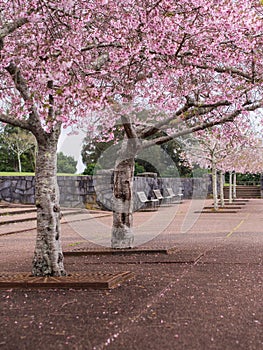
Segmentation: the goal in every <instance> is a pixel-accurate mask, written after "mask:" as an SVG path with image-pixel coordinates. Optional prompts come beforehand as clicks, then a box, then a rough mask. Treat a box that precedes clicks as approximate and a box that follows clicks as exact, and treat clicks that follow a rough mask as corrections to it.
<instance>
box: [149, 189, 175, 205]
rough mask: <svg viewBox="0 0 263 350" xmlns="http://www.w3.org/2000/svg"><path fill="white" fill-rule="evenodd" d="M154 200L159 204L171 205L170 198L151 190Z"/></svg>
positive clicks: (158, 191)
mask: <svg viewBox="0 0 263 350" xmlns="http://www.w3.org/2000/svg"><path fill="white" fill-rule="evenodd" d="M153 193H154V194H155V196H156V198H157V199H158V200H159V202H160V204H167V203H168V204H171V200H172V196H170V195H168V196H163V195H162V194H161V191H160V190H153Z"/></svg>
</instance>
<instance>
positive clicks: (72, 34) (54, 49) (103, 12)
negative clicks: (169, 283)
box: [0, 0, 263, 275]
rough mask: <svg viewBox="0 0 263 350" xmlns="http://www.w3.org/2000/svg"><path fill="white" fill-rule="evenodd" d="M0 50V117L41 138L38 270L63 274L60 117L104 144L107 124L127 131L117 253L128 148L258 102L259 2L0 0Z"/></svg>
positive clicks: (130, 157) (118, 193) (124, 223)
mask: <svg viewBox="0 0 263 350" xmlns="http://www.w3.org/2000/svg"><path fill="white" fill-rule="evenodd" d="M0 54H1V60H0V74H1V83H0V84H1V92H0V93H1V105H0V109H1V111H0V120H1V121H3V122H6V123H10V124H12V125H15V126H19V127H21V128H24V129H27V130H30V131H31V132H32V133H33V134H34V135H35V137H36V140H37V143H38V155H37V164H36V206H37V221H38V229H37V231H38V235H37V242H36V249H35V254H34V259H33V273H34V274H35V275H63V274H65V269H64V264H63V254H62V251H61V244H60V224H59V218H60V207H59V193H58V189H57V183H56V148H57V141H58V137H59V135H60V131H61V127H62V124H64V126H70V125H71V126H74V125H75V124H77V123H78V124H81V123H83V124H84V125H85V127H86V128H87V129H88V131H89V132H90V133H92V132H94V135H97V134H96V132H97V131H96V127H97V125H100V127H101V126H102V128H101V129H100V134H101V135H102V136H105V138H108V139H110V138H111V134H110V135H109V134H108V130H112V129H113V128H114V126H115V125H116V123H117V124H119V125H122V127H123V129H124V132H125V138H124V140H123V142H122V147H121V150H120V152H119V154H118V160H117V161H116V164H115V172H114V200H115V204H114V220H113V229H112V246H113V247H114V248H122V247H131V246H132V244H133V233H132V207H133V198H132V179H133V168H134V159H135V156H136V154H137V153H138V152H139V151H140V150H142V149H144V148H149V147H151V146H152V145H159V144H162V143H165V142H167V141H169V140H171V139H173V138H176V137H179V136H182V135H185V134H189V133H194V132H196V131H198V130H203V129H206V128H209V127H212V126H214V125H217V124H222V123H224V122H227V121H232V120H234V119H235V118H236V117H237V116H239V115H240V116H242V115H246V114H247V113H249V112H250V111H253V110H256V109H258V108H260V107H262V86H261V84H262V64H263V63H262V6H261V4H260V2H259V1H258V0H240V1H239V2H238V4H237V3H236V2H235V1H228V0H222V1H220V2H218V1H216V0H212V1H208V0H190V1H189V0H188V1H186V0H180V1H170V0H169V1H168V0H143V1H138V0H125V1H124V0H120V1H118V2H116V1H113V0H100V1H99V0H98V1H96V0H95V1H85V0H78V1H77V0H62V1H60V2H57V1H55V0H25V1H23V4H22V3H21V1H19V0H11V1H10V0H9V1H7V0H4V1H2V4H1V13H0ZM92 112H96V118H94V114H92ZM95 120H96V123H95ZM160 131H162V132H164V131H165V133H166V135H165V136H160ZM162 135H163V134H162Z"/></svg>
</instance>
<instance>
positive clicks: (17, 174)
mask: <svg viewBox="0 0 263 350" xmlns="http://www.w3.org/2000/svg"><path fill="white" fill-rule="evenodd" d="M57 175H58V176H81V175H82V174H64V173H58V174H57ZM0 176H35V173H23V172H22V173H19V172H9V171H0Z"/></svg>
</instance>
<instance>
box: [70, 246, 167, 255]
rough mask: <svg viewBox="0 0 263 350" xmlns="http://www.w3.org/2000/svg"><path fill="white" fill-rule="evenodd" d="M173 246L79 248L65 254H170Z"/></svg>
mask: <svg viewBox="0 0 263 350" xmlns="http://www.w3.org/2000/svg"><path fill="white" fill-rule="evenodd" d="M172 251H173V249H172V248H169V249H167V248H127V249H124V248H123V249H113V248H108V249H88V248H84V247H83V248H78V249H76V250H72V251H64V252H63V255H64V256H80V255H122V254H123V255H132V254H170V253H171V252H172Z"/></svg>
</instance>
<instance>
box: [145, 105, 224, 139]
mask: <svg viewBox="0 0 263 350" xmlns="http://www.w3.org/2000/svg"><path fill="white" fill-rule="evenodd" d="M230 105H231V103H230V102H229V101H227V100H223V101H218V102H216V103H206V104H202V105H201V104H200V103H196V102H194V101H191V100H190V99H188V101H187V102H186V104H185V105H184V106H183V107H182V108H180V109H179V110H178V111H176V112H175V113H174V114H173V115H172V116H171V117H169V118H167V119H165V120H162V121H160V122H159V123H157V124H155V125H153V126H150V127H148V128H146V129H145V130H144V131H143V132H141V133H140V135H139V137H141V138H143V139H145V138H147V137H149V136H152V135H154V134H156V133H157V132H159V131H161V130H162V128H163V127H169V126H170V124H171V123H172V122H173V123H172V127H175V126H177V125H179V124H180V123H181V122H182V121H187V120H190V119H191V118H192V117H194V116H196V115H203V114H207V113H209V112H212V111H213V110H214V109H216V108H218V107H222V106H230ZM192 107H195V109H193V110H190V111H188V110H189V109H190V108H192ZM181 116H184V119H183V120H182V119H181Z"/></svg>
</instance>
